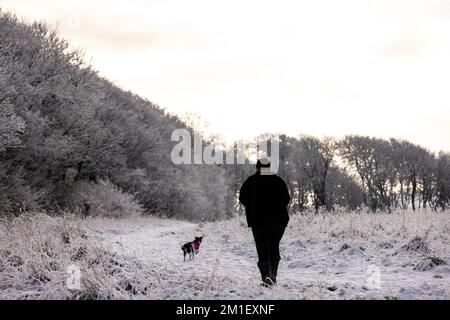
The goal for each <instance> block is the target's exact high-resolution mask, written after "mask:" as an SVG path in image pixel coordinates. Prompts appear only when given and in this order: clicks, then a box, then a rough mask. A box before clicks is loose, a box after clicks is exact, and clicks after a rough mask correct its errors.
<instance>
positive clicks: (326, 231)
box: [0, 211, 450, 300]
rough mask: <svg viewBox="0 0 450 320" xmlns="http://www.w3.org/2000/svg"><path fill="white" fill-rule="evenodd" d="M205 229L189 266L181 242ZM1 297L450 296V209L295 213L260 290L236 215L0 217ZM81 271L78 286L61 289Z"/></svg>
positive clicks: (248, 238) (253, 257)
mask: <svg viewBox="0 0 450 320" xmlns="http://www.w3.org/2000/svg"><path fill="white" fill-rule="evenodd" d="M200 235H203V236H205V239H204V242H203V244H202V248H201V250H200V253H199V255H198V256H196V258H195V260H194V261H189V262H183V256H182V252H181V250H180V243H182V242H185V241H191V240H193V238H194V237H195V236H200ZM0 237H1V244H0V298H2V299H225V300H226V299H255V300H257V299H449V298H450V293H449V288H450V266H449V264H450V250H449V249H450V212H433V211H421V212H411V211H407V212H402V211H399V212H394V213H391V214H386V213H377V214H372V213H365V212H358V213H357V212H352V213H346V212H338V213H334V214H318V215H315V214H313V213H308V214H305V215H294V216H292V218H291V223H290V225H289V227H288V229H287V230H286V234H285V237H284V239H283V242H282V244H281V248H282V259H283V260H282V263H281V266H280V274H279V285H278V286H277V287H275V288H273V289H267V288H262V287H260V286H259V274H258V270H257V267H256V262H257V256H256V251H255V248H254V244H253V239H252V236H251V232H250V230H249V229H248V228H246V226H245V223H244V219H243V217H240V218H235V219H233V220H229V221H222V222H215V223H201V224H195V223H189V222H185V221H176V220H165V219H160V218H154V217H148V218H143V217H134V218H128V219H110V218H92V219H87V220H80V219H75V218H73V217H71V216H66V217H63V218H62V217H58V218H53V217H49V216H45V215H37V216H36V215H27V216H23V217H20V218H15V219H12V220H9V221H6V220H5V221H3V222H2V223H1V224H0ZM70 265H76V266H78V267H80V269H81V290H78V291H77V290H75V291H74V290H69V289H67V286H66V281H67V277H68V274H67V272H66V271H67V266H70Z"/></svg>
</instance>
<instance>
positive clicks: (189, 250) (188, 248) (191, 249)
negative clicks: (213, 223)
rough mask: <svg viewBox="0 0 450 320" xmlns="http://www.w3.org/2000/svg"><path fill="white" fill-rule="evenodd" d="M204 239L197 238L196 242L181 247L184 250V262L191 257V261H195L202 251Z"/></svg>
mask: <svg viewBox="0 0 450 320" xmlns="http://www.w3.org/2000/svg"><path fill="white" fill-rule="evenodd" d="M202 240H203V237H195V240H194V241H192V242H188V243H186V244H184V245H183V246H182V247H181V250H183V255H184V261H186V256H187V255H189V260H192V259H194V257H195V255H196V254H198V251H199V250H200V245H201V244H202Z"/></svg>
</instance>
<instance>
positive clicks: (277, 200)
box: [239, 158, 291, 287]
mask: <svg viewBox="0 0 450 320" xmlns="http://www.w3.org/2000/svg"><path fill="white" fill-rule="evenodd" d="M270 168H271V164H270V161H269V160H268V159H265V158H264V159H261V160H258V162H257V164H256V171H257V172H256V173H255V174H254V175H252V176H251V177H249V178H248V179H247V180H246V181H245V182H244V184H243V185H242V188H241V190H240V195H239V201H240V203H242V205H244V206H245V211H246V218H247V224H248V227H249V228H251V229H252V233H253V237H254V239H255V245H256V251H257V253H258V268H259V271H260V273H261V279H262V285H263V286H265V287H271V286H272V285H274V284H276V283H277V275H278V266H279V263H280V260H281V256H280V241H281V239H282V238H283V235H284V232H285V229H286V227H287V226H288V224H289V213H288V210H287V207H288V205H289V203H290V201H291V196H290V194H289V190H288V188H287V185H286V183H285V182H284V180H283V179H282V178H280V177H279V176H278V175H275V174H273V173H272V172H271V170H270Z"/></svg>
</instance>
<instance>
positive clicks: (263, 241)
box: [252, 227, 271, 284]
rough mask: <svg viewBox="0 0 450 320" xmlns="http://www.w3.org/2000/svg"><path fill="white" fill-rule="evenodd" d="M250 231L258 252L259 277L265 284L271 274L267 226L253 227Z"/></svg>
mask: <svg viewBox="0 0 450 320" xmlns="http://www.w3.org/2000/svg"><path fill="white" fill-rule="evenodd" d="M252 231H253V237H254V239H255V244H256V251H257V253H258V268H259V271H260V272H261V279H262V281H263V283H266V284H267V283H268V281H270V276H271V269H270V267H271V262H270V234H269V231H268V230H267V228H263V227H254V228H252ZM268 279H269V280H268Z"/></svg>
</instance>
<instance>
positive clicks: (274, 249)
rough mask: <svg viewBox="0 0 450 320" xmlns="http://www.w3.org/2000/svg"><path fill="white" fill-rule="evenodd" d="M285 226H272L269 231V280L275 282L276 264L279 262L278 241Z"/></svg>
mask: <svg viewBox="0 0 450 320" xmlns="http://www.w3.org/2000/svg"><path fill="white" fill-rule="evenodd" d="M284 231H285V227H281V226H280V227H276V228H273V229H272V231H271V232H270V269H271V280H272V282H273V283H277V276H278V266H279V264H280V260H281V255H280V242H281V239H282V238H283V235H284Z"/></svg>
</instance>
